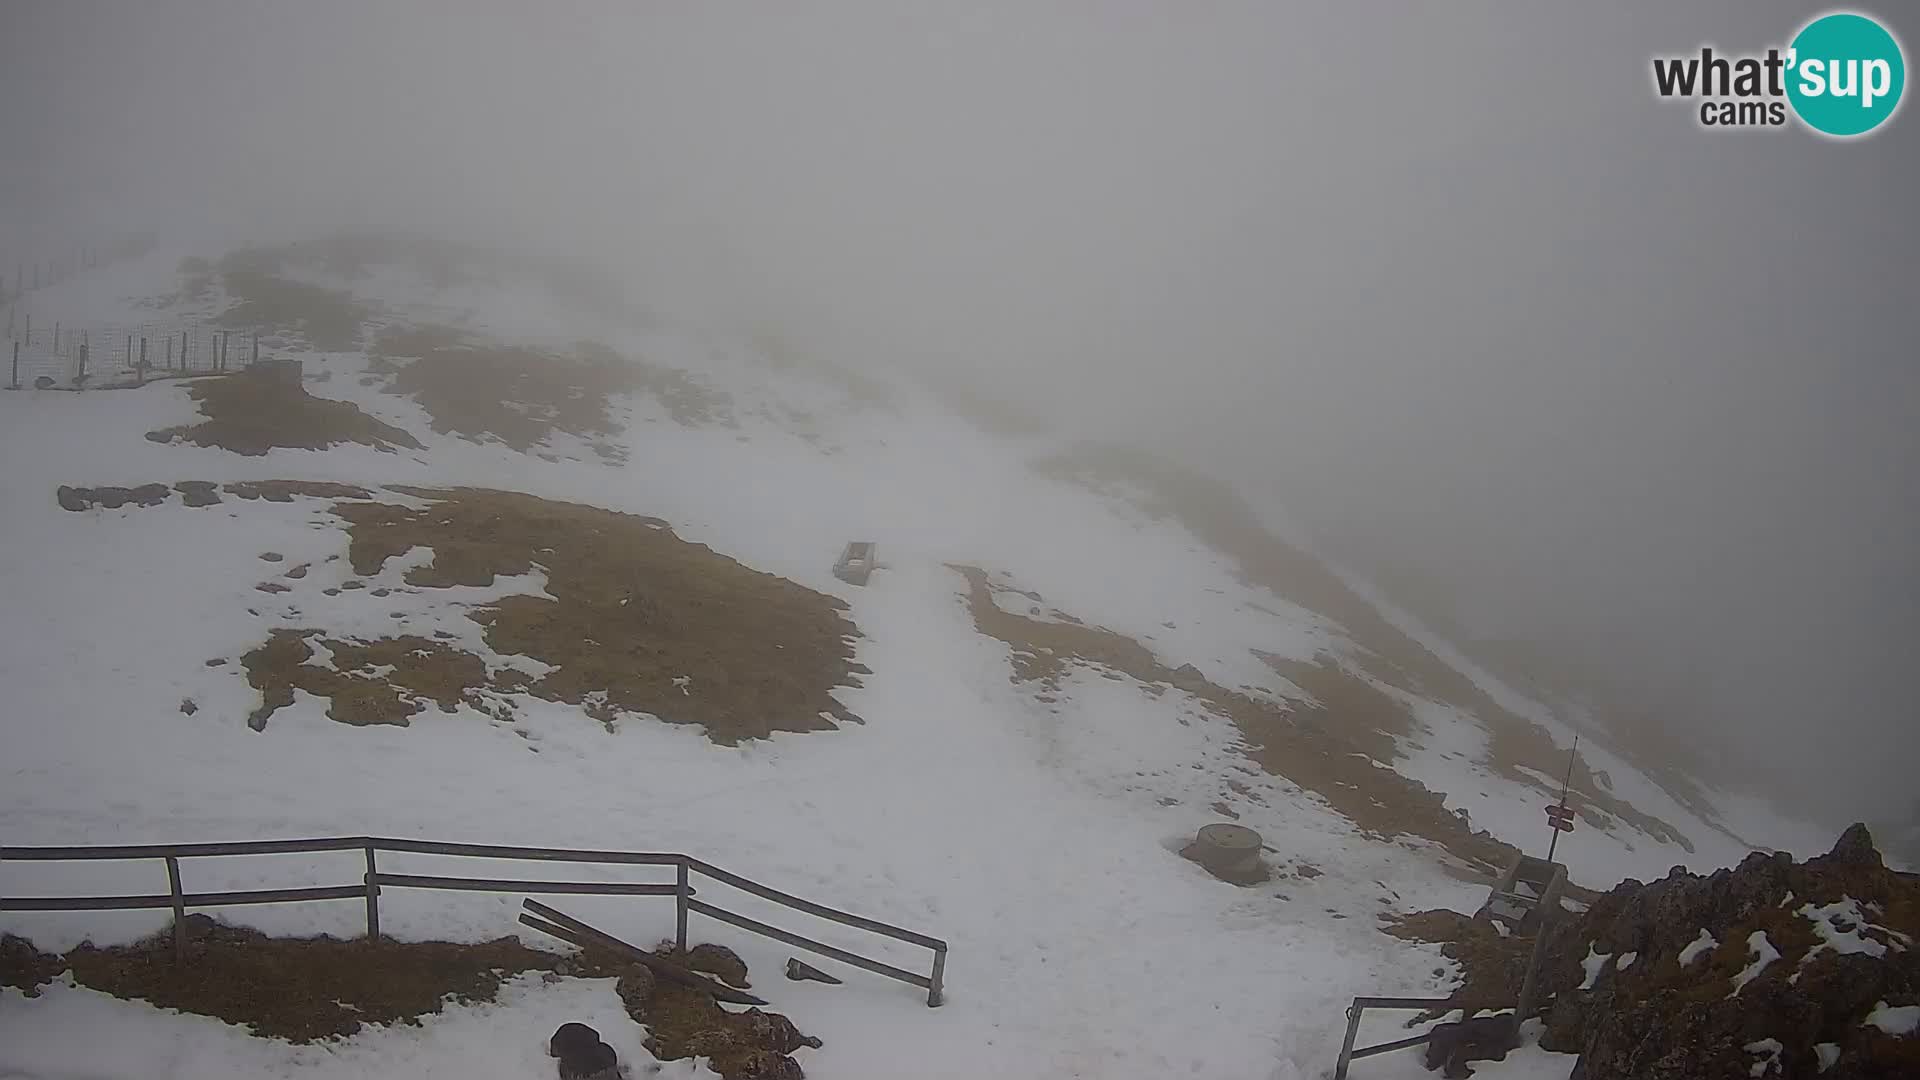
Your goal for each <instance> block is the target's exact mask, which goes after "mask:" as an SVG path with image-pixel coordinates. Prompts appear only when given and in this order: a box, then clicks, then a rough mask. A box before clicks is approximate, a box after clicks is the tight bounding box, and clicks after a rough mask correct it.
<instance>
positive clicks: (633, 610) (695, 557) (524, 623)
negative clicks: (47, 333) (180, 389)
mask: <svg viewBox="0 0 1920 1080" xmlns="http://www.w3.org/2000/svg"><path fill="white" fill-rule="evenodd" d="M188 483H192V482H188ZM155 486H156V487H159V488H160V490H161V492H162V493H165V491H166V488H165V487H164V486H160V485H155ZM183 486H184V485H183ZM74 490H79V489H74ZM196 490H198V489H196ZM227 490H228V491H229V492H230V493H233V494H235V495H239V496H241V497H244V498H262V499H268V500H272V501H279V502H284V501H287V500H289V499H292V498H296V497H315V498H331V499H335V500H336V501H335V502H334V505H333V508H332V512H333V514H334V515H335V516H337V517H339V518H340V519H341V520H343V521H344V522H345V523H346V527H347V532H348V536H349V543H348V550H347V558H348V562H349V564H350V565H351V567H352V570H353V573H354V574H356V575H359V576H360V577H372V576H375V575H378V574H379V573H380V572H381V570H382V569H383V568H384V567H385V566H386V563H387V560H389V559H391V558H394V557H395V556H399V555H403V554H406V553H407V552H409V551H412V550H413V549H415V548H417V547H424V548H429V549H431V550H432V551H433V561H432V562H431V563H430V564H427V565H424V566H415V567H413V568H411V569H409V570H408V571H407V573H406V582H407V584H408V585H409V586H411V587H412V588H414V589H423V590H432V589H442V588H450V587H454V586H482V587H484V586H490V585H492V584H493V583H494V580H495V578H496V577H499V576H508V577H516V576H521V575H525V574H528V573H530V572H533V571H536V570H537V571H539V572H540V573H542V574H544V575H545V577H546V585H545V591H546V593H547V594H548V595H544V596H533V595H527V594H513V595H508V596H505V597H502V598H501V599H499V600H496V601H492V602H490V603H487V604H485V605H483V606H478V607H475V608H473V609H472V610H470V611H469V612H468V615H467V617H468V618H470V619H472V620H473V621H475V622H477V623H479V624H481V625H482V626H484V627H485V628H486V629H485V638H486V641H487V644H488V646H489V647H491V648H492V649H493V650H494V651H495V652H497V653H499V654H501V655H505V656H526V657H532V658H534V659H536V660H539V661H542V662H543V663H544V664H546V665H548V666H549V667H550V668H551V670H549V671H547V672H546V674H544V675H540V676H533V675H529V674H527V673H525V672H523V671H519V670H515V669H512V668H500V669H498V670H491V671H490V670H489V665H488V664H487V662H486V661H485V660H483V659H482V658H481V657H479V656H476V655H474V654H472V653H470V652H467V651H465V650H462V649H459V648H456V647H454V646H452V645H449V644H448V643H446V642H444V641H437V640H432V639H429V638H423V637H418V636H395V637H379V638H373V639H366V638H361V637H349V636H346V635H330V634H329V633H328V632H327V631H326V629H325V628H324V627H313V628H293V627H287V628H282V629H277V630H274V631H273V632H272V633H271V634H270V635H269V636H268V638H267V640H266V641H265V642H263V643H261V644H260V645H259V646H256V647H255V648H254V649H252V650H250V651H249V652H247V653H246V654H245V656H243V657H242V658H241V662H242V664H243V665H244V666H245V668H246V671H247V676H248V681H249V682H250V684H251V685H252V686H253V687H254V688H255V689H257V690H259V691H260V693H261V703H260V705H259V707H258V708H256V709H255V710H254V712H253V713H252V715H251V716H250V717H249V723H250V724H251V725H252V726H253V727H254V728H255V729H256V730H258V729H262V728H264V727H265V726H266V724H267V721H268V720H269V718H271V717H272V715H273V713H274V712H275V711H277V710H278V709H280V708H282V707H284V706H286V705H290V704H292V703H293V701H294V691H295V690H303V691H305V692H307V693H309V694H313V695H315V696H317V697H324V698H326V699H327V700H328V702H329V705H328V710H327V714H328V716H330V717H332V718H333V719H335V720H338V721H340V722H342V723H347V724H355V725H365V724H393V725H405V724H406V723H407V722H408V720H409V718H411V717H412V716H414V715H416V714H418V713H419V712H421V711H422V710H423V709H425V708H426V707H427V706H428V705H429V704H432V705H437V706H438V707H439V708H441V709H442V710H444V711H448V712H452V711H455V710H457V709H458V707H459V706H460V705H461V704H466V705H469V706H472V707H473V708H476V709H479V710H481V711H483V712H487V713H489V714H490V715H493V716H495V717H496V718H500V719H506V718H509V717H510V716H511V713H512V703H511V700H510V697H509V695H513V694H532V695H534V696H536V697H540V698H544V699H546V700H549V701H559V702H565V703H568V704H572V705H577V706H579V707H581V708H582V709H583V710H584V711H585V712H587V713H588V715H590V716H593V717H594V718H595V719H598V720H600V721H601V722H602V723H604V724H607V725H608V726H609V728H612V727H613V726H614V725H615V724H616V723H617V721H618V719H619V718H620V717H622V716H626V715H642V714H644V715H648V716H652V717H655V718H657V719H660V720H663V721H666V722H668V723H679V724H695V725H698V726H699V727H700V728H701V729H703V731H704V732H705V733H706V735H707V737H708V738H710V739H712V740H713V741H715V742H718V743H722V744H725V745H733V744H735V743H738V742H739V741H741V740H743V739H760V738H766V737H767V736H769V735H771V734H772V733H774V732H776V731H792V732H804V731H828V730H833V729H834V728H835V727H836V726H837V724H836V722H837V721H851V722H858V720H859V718H858V717H856V716H854V715H853V714H852V713H851V712H849V711H848V710H847V709H846V707H845V706H843V705H842V704H840V702H839V701H838V700H837V699H836V698H835V697H834V695H833V691H834V689H835V688H837V687H842V686H858V685H859V676H860V675H864V674H867V673H868V671H867V669H866V668H865V667H863V666H861V665H859V664H857V663H855V662H854V660H853V652H854V642H855V640H856V639H857V636H858V631H857V629H856V628H855V627H854V625H853V623H852V622H851V621H850V620H849V619H847V617H846V615H845V612H846V604H845V603H844V602H843V601H841V600H839V599H836V598H834V597H831V596H828V595H826V594H824V593H818V592H815V591H813V590H811V589H808V588H806V587H804V586H801V585H798V584H795V583H794V582H791V581H788V580H786V579H785V578H781V577H776V576H775V575H772V574H766V573H762V572H760V571H757V570H753V569H750V568H749V567H746V566H744V565H742V564H741V563H740V562H738V561H737V560H735V559H732V558H729V557H727V556H725V555H721V554H719V553H718V552H715V551H713V550H712V549H710V548H708V547H706V546H704V545H701V544H694V543H689V542H687V541H685V540H682V539H680V538H679V537H678V536H675V535H674V533H673V530H672V529H671V528H670V527H669V526H668V525H667V523H666V522H664V521H661V520H660V519H658V518H649V517H641V516H637V515H633V514H622V513H616V512H614V511H610V510H602V509H599V508H597V507H591V506H583V505H580V504H577V503H563V502H554V501H550V500H546V499H540V498H536V497H534V496H531V495H522V494H517V493H514V492H502V491H488V490H480V489H467V488H463V489H454V490H437V489H424V488H398V489H395V490H397V491H400V492H401V493H403V494H405V495H408V496H410V497H413V498H417V499H421V500H426V501H427V502H428V503H430V505H428V506H426V507H425V508H423V509H414V508H412V507H409V506H402V505H398V504H394V503H386V502H379V501H376V497H375V496H374V495H373V494H372V493H370V492H367V491H364V490H362V489H360V488H355V487H351V486H348V485H337V484H326V483H320V482H313V481H251V482H247V483H244V484H230V485H227ZM350 500H360V501H350ZM295 569H301V570H302V572H301V573H298V574H296V573H293V572H291V571H289V572H287V573H286V574H284V575H283V578H284V579H285V580H282V581H273V582H266V583H263V584H262V585H261V586H260V588H262V589H263V590H267V591H273V592H286V593H290V594H291V593H297V591H298V590H300V589H305V588H316V589H319V590H321V591H324V592H326V593H327V594H328V595H332V596H338V595H341V594H342V593H343V592H345V591H347V590H354V591H356V592H362V593H364V595H366V596H369V597H384V596H387V595H389V594H390V590H388V589H385V588H380V589H367V588H366V585H365V583H364V582H362V581H360V580H359V579H358V578H354V579H349V580H348V581H346V582H343V583H341V584H339V585H337V586H333V585H323V584H320V583H317V582H316V581H315V580H314V579H313V577H312V576H310V574H309V573H307V572H306V571H305V569H303V568H295ZM289 598H294V597H292V596H290V597H289ZM396 614H398V613H396ZM445 636H450V635H445ZM322 650H324V651H325V653H326V654H327V656H328V657H330V663H326V662H325V661H324V660H323V659H322V657H321V651H322Z"/></svg>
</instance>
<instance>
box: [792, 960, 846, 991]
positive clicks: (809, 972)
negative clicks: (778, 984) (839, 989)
mask: <svg viewBox="0 0 1920 1080" xmlns="http://www.w3.org/2000/svg"><path fill="white" fill-rule="evenodd" d="M787 978H789V979H792V980H793V981H795V982H799V981H801V980H802V979H807V980H811V981H813V982H823V983H831V984H832V985H834V986H839V985H840V980H839V979H836V978H834V977H833V976H831V975H829V974H827V973H826V972H824V971H821V970H820V969H819V968H817V967H814V966H813V965H812V964H805V963H801V962H800V960H799V959H798V958H797V957H792V956H789V957H787Z"/></svg>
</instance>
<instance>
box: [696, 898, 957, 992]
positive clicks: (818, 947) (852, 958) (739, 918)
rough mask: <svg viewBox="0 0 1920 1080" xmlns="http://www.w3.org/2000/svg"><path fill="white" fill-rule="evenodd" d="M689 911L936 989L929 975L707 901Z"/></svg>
mask: <svg viewBox="0 0 1920 1080" xmlns="http://www.w3.org/2000/svg"><path fill="white" fill-rule="evenodd" d="M687 908H688V910H690V911H695V912H698V913H699V914H702V915H705V916H707V917H708V918H713V919H719V920H720V921H721V922H724V923H732V924H733V925H734V926H737V927H739V928H740V929H742V930H751V931H753V932H754V933H756V934H763V935H765V936H767V937H770V938H772V939H774V940H775V941H784V942H786V943H787V944H789V945H793V946H795V947H797V948H802V949H809V950H811V951H813V952H817V953H819V954H820V955H821V956H830V957H832V958H834V959H835V960H838V961H840V962H841V963H843V964H851V965H853V966H854V967H857V968H860V969H861V970H863V971H871V972H873V973H874V974H875V975H885V976H886V977H887V978H889V979H898V980H900V981H901V982H903V983H906V984H908V985H910V986H917V987H919V988H921V989H922V990H932V989H933V980H932V979H929V978H927V977H926V976H925V975H916V974H914V973H913V972H911V971H906V970H903V969H901V968H897V967H894V966H893V965H891V964H883V963H881V962H880V961H878V960H869V959H867V958H866V957H864V956H861V955H860V954H858V953H851V952H848V951H847V950H845V949H841V948H836V947H834V946H832V945H828V944H826V943H824V942H819V941H815V940H813V939H812V938H807V937H801V936H800V935H799V934H795V933H790V932H788V931H786V930H782V929H780V928H779V927H777V926H768V925H767V924H766V923H763V922H759V921H757V920H755V919H749V918H747V917H746V916H745V915H735V914H734V913H733V912H731V911H728V910H726V909H725V908H717V907H714V906H713V905H712V904H709V903H706V902H704V901H700V900H689V901H687Z"/></svg>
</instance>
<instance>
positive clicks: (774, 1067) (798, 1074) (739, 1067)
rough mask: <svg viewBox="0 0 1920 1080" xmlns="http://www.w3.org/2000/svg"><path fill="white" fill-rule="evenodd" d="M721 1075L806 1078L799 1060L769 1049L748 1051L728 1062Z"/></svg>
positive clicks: (758, 1079) (749, 1079)
mask: <svg viewBox="0 0 1920 1080" xmlns="http://www.w3.org/2000/svg"><path fill="white" fill-rule="evenodd" d="M721 1075H722V1076H725V1077H726V1078H727V1080H806V1077H807V1074H806V1071H805V1070H803V1069H801V1068H800V1063H799V1062H797V1061H795V1060H793V1059H792V1058H790V1057H787V1056H786V1055H785V1054H776V1053H774V1052H773V1051H771V1050H751V1051H748V1052H747V1053H745V1054H742V1055H741V1056H740V1057H739V1059H738V1060H736V1061H732V1062H728V1068H727V1070H726V1071H725V1072H723V1073H721Z"/></svg>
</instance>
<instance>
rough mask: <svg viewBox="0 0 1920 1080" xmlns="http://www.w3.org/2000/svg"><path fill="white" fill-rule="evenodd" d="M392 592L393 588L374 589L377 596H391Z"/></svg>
mask: <svg viewBox="0 0 1920 1080" xmlns="http://www.w3.org/2000/svg"><path fill="white" fill-rule="evenodd" d="M392 593H393V590H392V589H375V590H373V595H375V596H389V595H391V594H392Z"/></svg>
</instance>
